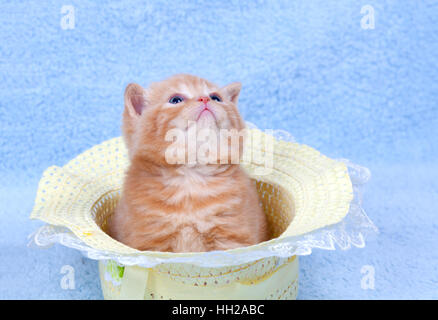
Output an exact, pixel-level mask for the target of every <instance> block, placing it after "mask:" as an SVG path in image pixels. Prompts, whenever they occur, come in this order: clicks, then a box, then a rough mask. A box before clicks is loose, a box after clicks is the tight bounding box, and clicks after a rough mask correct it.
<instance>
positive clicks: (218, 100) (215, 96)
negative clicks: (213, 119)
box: [210, 94, 222, 102]
mask: <svg viewBox="0 0 438 320" xmlns="http://www.w3.org/2000/svg"><path fill="white" fill-rule="evenodd" d="M210 99H211V100H214V101H217V102H221V101H222V99H221V98H220V97H219V96H218V95H217V94H210Z"/></svg>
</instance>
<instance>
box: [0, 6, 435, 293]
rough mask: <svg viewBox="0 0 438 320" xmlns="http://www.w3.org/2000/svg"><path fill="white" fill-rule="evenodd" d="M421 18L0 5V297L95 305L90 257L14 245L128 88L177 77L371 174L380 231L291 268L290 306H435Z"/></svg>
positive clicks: (430, 79)
mask: <svg viewBox="0 0 438 320" xmlns="http://www.w3.org/2000/svg"><path fill="white" fill-rule="evenodd" d="M69 4H71V5H73V6H74V7H75V9H76V11H75V28H74V29H73V30H63V29H62V28H61V25H60V21H61V18H62V16H63V14H62V13H61V7H62V6H63V5H69ZM367 4H370V5H372V6H373V7H374V9H375V29H372V30H364V29H362V28H361V25H360V21H361V19H362V16H363V14H361V13H360V11H361V8H362V7H363V6H364V5H367ZM437 16H438V2H437V1H431V0H424V1H395V0H393V1H391V0H385V1H377V0H366V1H365V0H363V1H353V0H352V1H346V0H344V1H325V0H311V1H290V0H287V1H218V0H210V1H200V0H198V1H170V0H169V1H151V0H149V1H98V2H97V1H96V2H91V1H82V0H71V1H64V0H63V1H20V2H18V1H4V0H2V1H0V81H1V83H2V85H1V87H0V261H1V262H0V299H10V298H18V299H45V298H52V299H63V298H71V299H100V298H102V295H101V292H100V284H99V281H98V274H97V265H96V262H95V261H91V260H88V259H85V258H82V256H81V255H80V254H79V253H78V252H76V251H75V250H72V249H68V248H64V247H61V246H54V247H52V248H50V249H47V250H39V249H30V248H28V247H26V244H27V239H26V237H27V235H28V234H30V233H31V232H32V231H33V230H35V229H36V228H37V227H38V226H40V225H41V223H40V222H38V221H30V220H29V219H28V216H29V214H30V212H31V210H32V206H33V201H34V197H35V192H36V189H37V184H38V181H39V178H40V176H41V173H42V172H43V170H44V169H45V168H46V167H48V166H50V165H63V164H64V163H66V162H67V161H68V160H69V159H71V158H73V157H74V156H75V155H77V154H78V153H80V152H82V151H84V150H86V149H87V148H89V147H91V146H92V145H94V144H96V143H99V142H102V141H104V140H106V139H109V138H111V137H114V136H117V135H120V116H121V112H122V108H123V91H124V89H125V86H126V85H127V84H128V83H129V82H138V83H140V84H142V85H144V86H147V84H148V83H149V82H150V81H155V80H160V79H163V78H165V77H167V76H170V75H172V74H174V73H181V72H187V73H192V74H196V75H199V76H202V77H205V78H208V79H210V80H212V81H214V82H217V83H219V84H223V85H225V84H227V83H229V82H232V81H241V82H242V84H243V90H242V93H241V99H240V109H241V112H242V114H243V116H244V117H245V119H246V120H249V121H251V122H253V123H255V124H256V125H257V126H258V127H260V128H262V129H268V128H274V129H285V130H287V131H289V132H291V133H292V134H293V135H294V136H295V137H296V139H297V140H298V141H300V142H302V143H306V144H308V145H310V146H312V147H315V148H317V149H318V150H320V151H321V152H323V153H324V154H327V155H329V156H331V157H336V158H339V157H345V158H349V159H350V160H352V161H353V162H355V163H358V164H361V165H364V166H367V167H369V168H370V169H371V172H372V173H373V177H372V179H371V181H370V183H369V184H368V186H367V189H366V193H365V195H364V207H365V209H366V210H367V212H368V214H369V216H370V218H371V219H372V220H373V221H374V222H375V224H376V225H377V226H378V227H379V229H380V235H379V236H378V237H377V238H376V240H374V241H371V242H369V243H368V245H367V247H366V248H364V249H352V250H348V251H340V250H337V251H321V250H316V251H314V253H313V254H312V255H310V256H305V257H302V258H301V260H300V263H301V264H300V272H301V278H300V290H299V298H300V299H331V298H339V299H348V298H355V299H356V298H357V299H378V298H385V299H396V298H413V299H416V298H435V299H436V298H438V270H437V265H438V249H437V246H438V222H437V204H438V165H437V160H436V158H437V156H438V144H437V138H438V67H437V63H438V58H437V55H438V24H437V23H436V17H437ZM63 265H71V266H73V267H74V269H75V279H76V287H75V289H74V290H63V289H62V288H61V286H60V280H61V278H62V276H63V275H62V274H61V273H60V270H61V267H62V266H63ZM364 265H370V266H373V267H374V268H375V288H374V289H369V290H364V289H362V288H361V280H362V277H363V276H364V275H363V274H362V273H361V269H362V268H363V266H364Z"/></svg>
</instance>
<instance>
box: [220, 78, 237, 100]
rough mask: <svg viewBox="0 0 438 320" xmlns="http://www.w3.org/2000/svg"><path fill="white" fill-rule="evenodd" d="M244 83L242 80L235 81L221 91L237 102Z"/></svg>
mask: <svg viewBox="0 0 438 320" xmlns="http://www.w3.org/2000/svg"><path fill="white" fill-rule="evenodd" d="M241 88H242V85H241V84H240V82H233V83H230V84H229V85H227V86H225V87H223V88H222V89H221V91H222V92H223V93H224V94H225V95H226V96H227V98H228V99H229V100H230V101H231V102H232V103H234V104H237V100H238V99H239V93H240V89H241Z"/></svg>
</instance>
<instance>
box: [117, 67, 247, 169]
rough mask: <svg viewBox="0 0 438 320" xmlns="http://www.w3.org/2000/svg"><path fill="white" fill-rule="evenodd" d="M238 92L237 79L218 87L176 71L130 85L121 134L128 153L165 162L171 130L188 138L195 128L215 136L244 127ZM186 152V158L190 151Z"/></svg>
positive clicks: (126, 94)
mask: <svg viewBox="0 0 438 320" xmlns="http://www.w3.org/2000/svg"><path fill="white" fill-rule="evenodd" d="M239 93H240V84H239V83H233V84H230V85H228V86H226V87H223V88H219V87H218V86H216V85H214V84H212V83H211V82H209V81H207V80H204V79H201V78H198V77H195V76H191V75H176V76H173V77H171V78H169V79H167V80H164V81H161V82H156V83H153V84H151V85H150V87H149V88H147V89H143V88H141V87H140V86H139V85H136V84H131V85H129V86H128V87H127V89H126V92H125V113H124V136H125V140H126V142H127V146H128V149H129V153H130V156H131V157H133V156H135V155H138V154H140V155H141V156H146V157H147V158H148V159H149V160H153V161H154V162H157V163H159V164H164V163H168V161H167V160H166V159H165V153H166V150H168V148H169V146H171V145H172V142H173V141H172V140H169V136H171V134H170V133H172V132H177V133H178V132H181V133H183V134H184V135H185V137H186V139H187V135H189V136H190V134H188V132H189V131H190V130H193V129H194V128H196V132H200V130H204V131H205V132H207V131H210V132H212V134H213V135H214V134H215V135H216V136H217V137H218V136H219V132H220V131H222V132H223V131H224V130H231V129H235V130H237V131H240V130H242V129H244V123H243V121H242V119H241V117H240V114H239V112H238V110H237V100H238V95H239ZM186 143H187V140H186ZM187 146H188V143H187ZM185 152H186V159H187V152H189V151H187V149H186V150H185ZM218 159H219V154H218Z"/></svg>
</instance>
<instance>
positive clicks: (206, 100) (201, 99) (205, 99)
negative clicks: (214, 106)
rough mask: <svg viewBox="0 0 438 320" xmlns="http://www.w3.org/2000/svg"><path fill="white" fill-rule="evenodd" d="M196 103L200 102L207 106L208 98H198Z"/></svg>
mask: <svg viewBox="0 0 438 320" xmlns="http://www.w3.org/2000/svg"><path fill="white" fill-rule="evenodd" d="M198 101H202V102H204V104H207V102H208V101H210V97H200V98H199V99H198Z"/></svg>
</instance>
